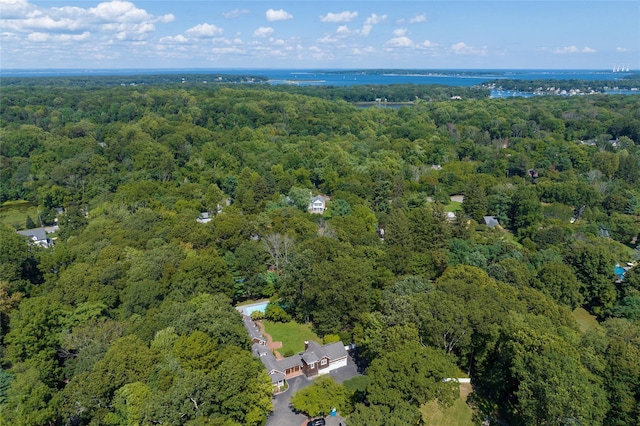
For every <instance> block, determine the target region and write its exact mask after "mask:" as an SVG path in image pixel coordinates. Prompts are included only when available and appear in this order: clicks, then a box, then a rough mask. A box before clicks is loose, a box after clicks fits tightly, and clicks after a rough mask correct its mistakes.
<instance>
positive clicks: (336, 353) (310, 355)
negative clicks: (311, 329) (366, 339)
mask: <svg viewBox="0 0 640 426" xmlns="http://www.w3.org/2000/svg"><path fill="white" fill-rule="evenodd" d="M301 356H302V359H303V360H304V362H306V363H307V364H309V363H311V362H318V361H320V360H321V359H322V358H329V361H333V360H336V359H340V358H344V357H346V356H347V351H346V350H345V349H344V345H343V344H342V342H335V343H329V344H328V345H324V346H320V345H319V344H318V343H316V342H314V341H313V340H311V341H310V342H309V347H308V348H307V350H306V351H304V352H303V353H302V355H301Z"/></svg>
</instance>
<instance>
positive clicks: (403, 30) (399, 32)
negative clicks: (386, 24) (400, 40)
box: [393, 28, 407, 37]
mask: <svg viewBox="0 0 640 426" xmlns="http://www.w3.org/2000/svg"><path fill="white" fill-rule="evenodd" d="M406 34H407V29H406V28H397V29H395V30H393V35H394V36H396V37H402V36H403V35H406Z"/></svg>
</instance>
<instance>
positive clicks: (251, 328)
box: [242, 315, 266, 341]
mask: <svg viewBox="0 0 640 426" xmlns="http://www.w3.org/2000/svg"><path fill="white" fill-rule="evenodd" d="M242 321H243V322H244V328H246V329H247V332H248V333H249V337H250V338H251V340H253V339H258V340H262V341H266V339H265V338H264V336H263V335H262V333H261V332H260V329H259V328H258V326H257V325H256V323H255V322H253V320H252V319H251V317H250V316H248V315H243V316H242Z"/></svg>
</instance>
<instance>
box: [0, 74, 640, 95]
mask: <svg viewBox="0 0 640 426" xmlns="http://www.w3.org/2000/svg"><path fill="white" fill-rule="evenodd" d="M633 73H635V72H613V71H612V70H295V69H203V68H197V69H196V68H194V69H50V70H47V69H43V70H26V69H23V70H19V69H16V70H0V76H1V77H27V78H28V77H73V76H84V77H87V76H93V77H99V76H116V77H126V76H139V75H160V74H170V75H176V76H182V77H183V78H185V80H187V81H189V80H190V79H189V76H190V75H198V74H199V75H203V74H205V75H212V74H213V75H216V74H217V75H220V74H222V75H225V74H226V75H248V76H262V77H266V78H267V80H268V82H269V84H291V85H298V86H353V85H388V84H434V85H445V86H458V87H460V86H462V87H471V86H476V85H480V84H482V83H485V82H488V81H491V80H497V79H505V80H507V79H508V80H587V81H596V80H598V81H611V82H612V86H615V81H616V80H619V79H621V78H623V77H625V76H627V75H630V74H633ZM607 93H610V94H627V95H628V94H638V93H640V92H638V91H631V90H611V91H608V92H607ZM514 96H519V97H526V98H528V97H532V96H534V94H533V93H527V92H519V91H509V90H495V89H494V90H491V97H492V98H507V97H514Z"/></svg>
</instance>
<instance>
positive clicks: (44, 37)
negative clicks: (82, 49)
mask: <svg viewBox="0 0 640 426" xmlns="http://www.w3.org/2000/svg"><path fill="white" fill-rule="evenodd" d="M90 36H91V33H89V31H85V32H83V33H82V34H49V33H37V32H36V33H31V34H29V35H28V36H27V40H29V41H33V42H39V43H43V42H55V43H64V42H68V41H82V40H86V39H88V38H89V37H90Z"/></svg>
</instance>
